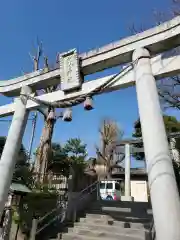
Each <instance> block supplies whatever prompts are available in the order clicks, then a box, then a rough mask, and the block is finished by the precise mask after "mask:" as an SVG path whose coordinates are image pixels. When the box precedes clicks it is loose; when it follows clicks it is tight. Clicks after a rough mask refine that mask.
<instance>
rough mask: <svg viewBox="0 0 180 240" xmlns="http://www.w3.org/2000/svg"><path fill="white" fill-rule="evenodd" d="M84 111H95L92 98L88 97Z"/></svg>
mask: <svg viewBox="0 0 180 240" xmlns="http://www.w3.org/2000/svg"><path fill="white" fill-rule="evenodd" d="M84 109H85V110H87V111H89V110H92V109H93V101H92V97H88V96H87V97H86V100H85V101H84Z"/></svg>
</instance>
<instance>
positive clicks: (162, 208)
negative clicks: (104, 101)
mask: <svg viewBox="0 0 180 240" xmlns="http://www.w3.org/2000/svg"><path fill="white" fill-rule="evenodd" d="M135 60H136V61H135ZM133 61H135V63H134V76H135V80H136V91H137V99H138V106H139V115H140V121H141V127H142V136H143V142H144V150H145V157H146V162H147V172H148V179H149V187H150V194H151V202H152V209H153V215H154V223H155V229H156V236H157V240H162V239H163V240H179V239H180V227H179V226H180V199H179V194H178V189H177V185H176V180H175V175H174V170H173V165H172V160H171V157H170V152H169V148H168V141H167V137H166V132H165V127H164V122H163V117H162V113H161V108H160V103H159V97H158V92H157V88H156V83H155V79H154V76H153V74H152V69H151V63H150V53H149V51H148V50H146V49H144V48H140V49H137V50H135V51H134V53H133Z"/></svg>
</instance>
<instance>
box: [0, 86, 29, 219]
mask: <svg viewBox="0 0 180 240" xmlns="http://www.w3.org/2000/svg"><path fill="white" fill-rule="evenodd" d="M21 92H22V93H24V94H29V93H30V88H29V87H27V86H25V87H22V90H21ZM26 103H27V98H26V97H21V98H18V99H16V102H15V104H16V106H15V112H14V116H13V119H12V123H11V126H10V129H9V132H8V136H7V139H6V143H5V146H4V149H3V152H2V155H1V160H0V178H1V179H0V216H1V215H2V213H3V209H4V206H5V202H6V200H7V197H8V192H9V188H10V185H11V181H12V176H13V172H14V168H15V164H16V158H17V156H18V152H19V149H20V147H21V142H22V137H23V134H24V129H25V126H26V123H27V118H28V111H26Z"/></svg>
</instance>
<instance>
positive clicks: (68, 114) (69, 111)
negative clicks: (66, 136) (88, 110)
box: [62, 108, 72, 122]
mask: <svg viewBox="0 0 180 240" xmlns="http://www.w3.org/2000/svg"><path fill="white" fill-rule="evenodd" d="M62 120H63V121H65V122H71V121H72V109H71V108H67V109H66V110H65V111H64V113H63V117H62Z"/></svg>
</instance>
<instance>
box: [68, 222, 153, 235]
mask: <svg viewBox="0 0 180 240" xmlns="http://www.w3.org/2000/svg"><path fill="white" fill-rule="evenodd" d="M92 231H93V232H94V231H96V232H103V233H106V234H109V233H111V235H114V233H115V234H117V235H122V234H123V235H132V236H140V237H142V238H143V237H144V238H145V236H147V235H148V234H149V232H148V230H146V229H135V228H122V227H119V226H113V225H96V224H88V225H87V224H79V225H76V226H75V227H74V228H71V229H69V231H68V232H73V233H76V234H80V235H82V234H86V233H87V232H92Z"/></svg>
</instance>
